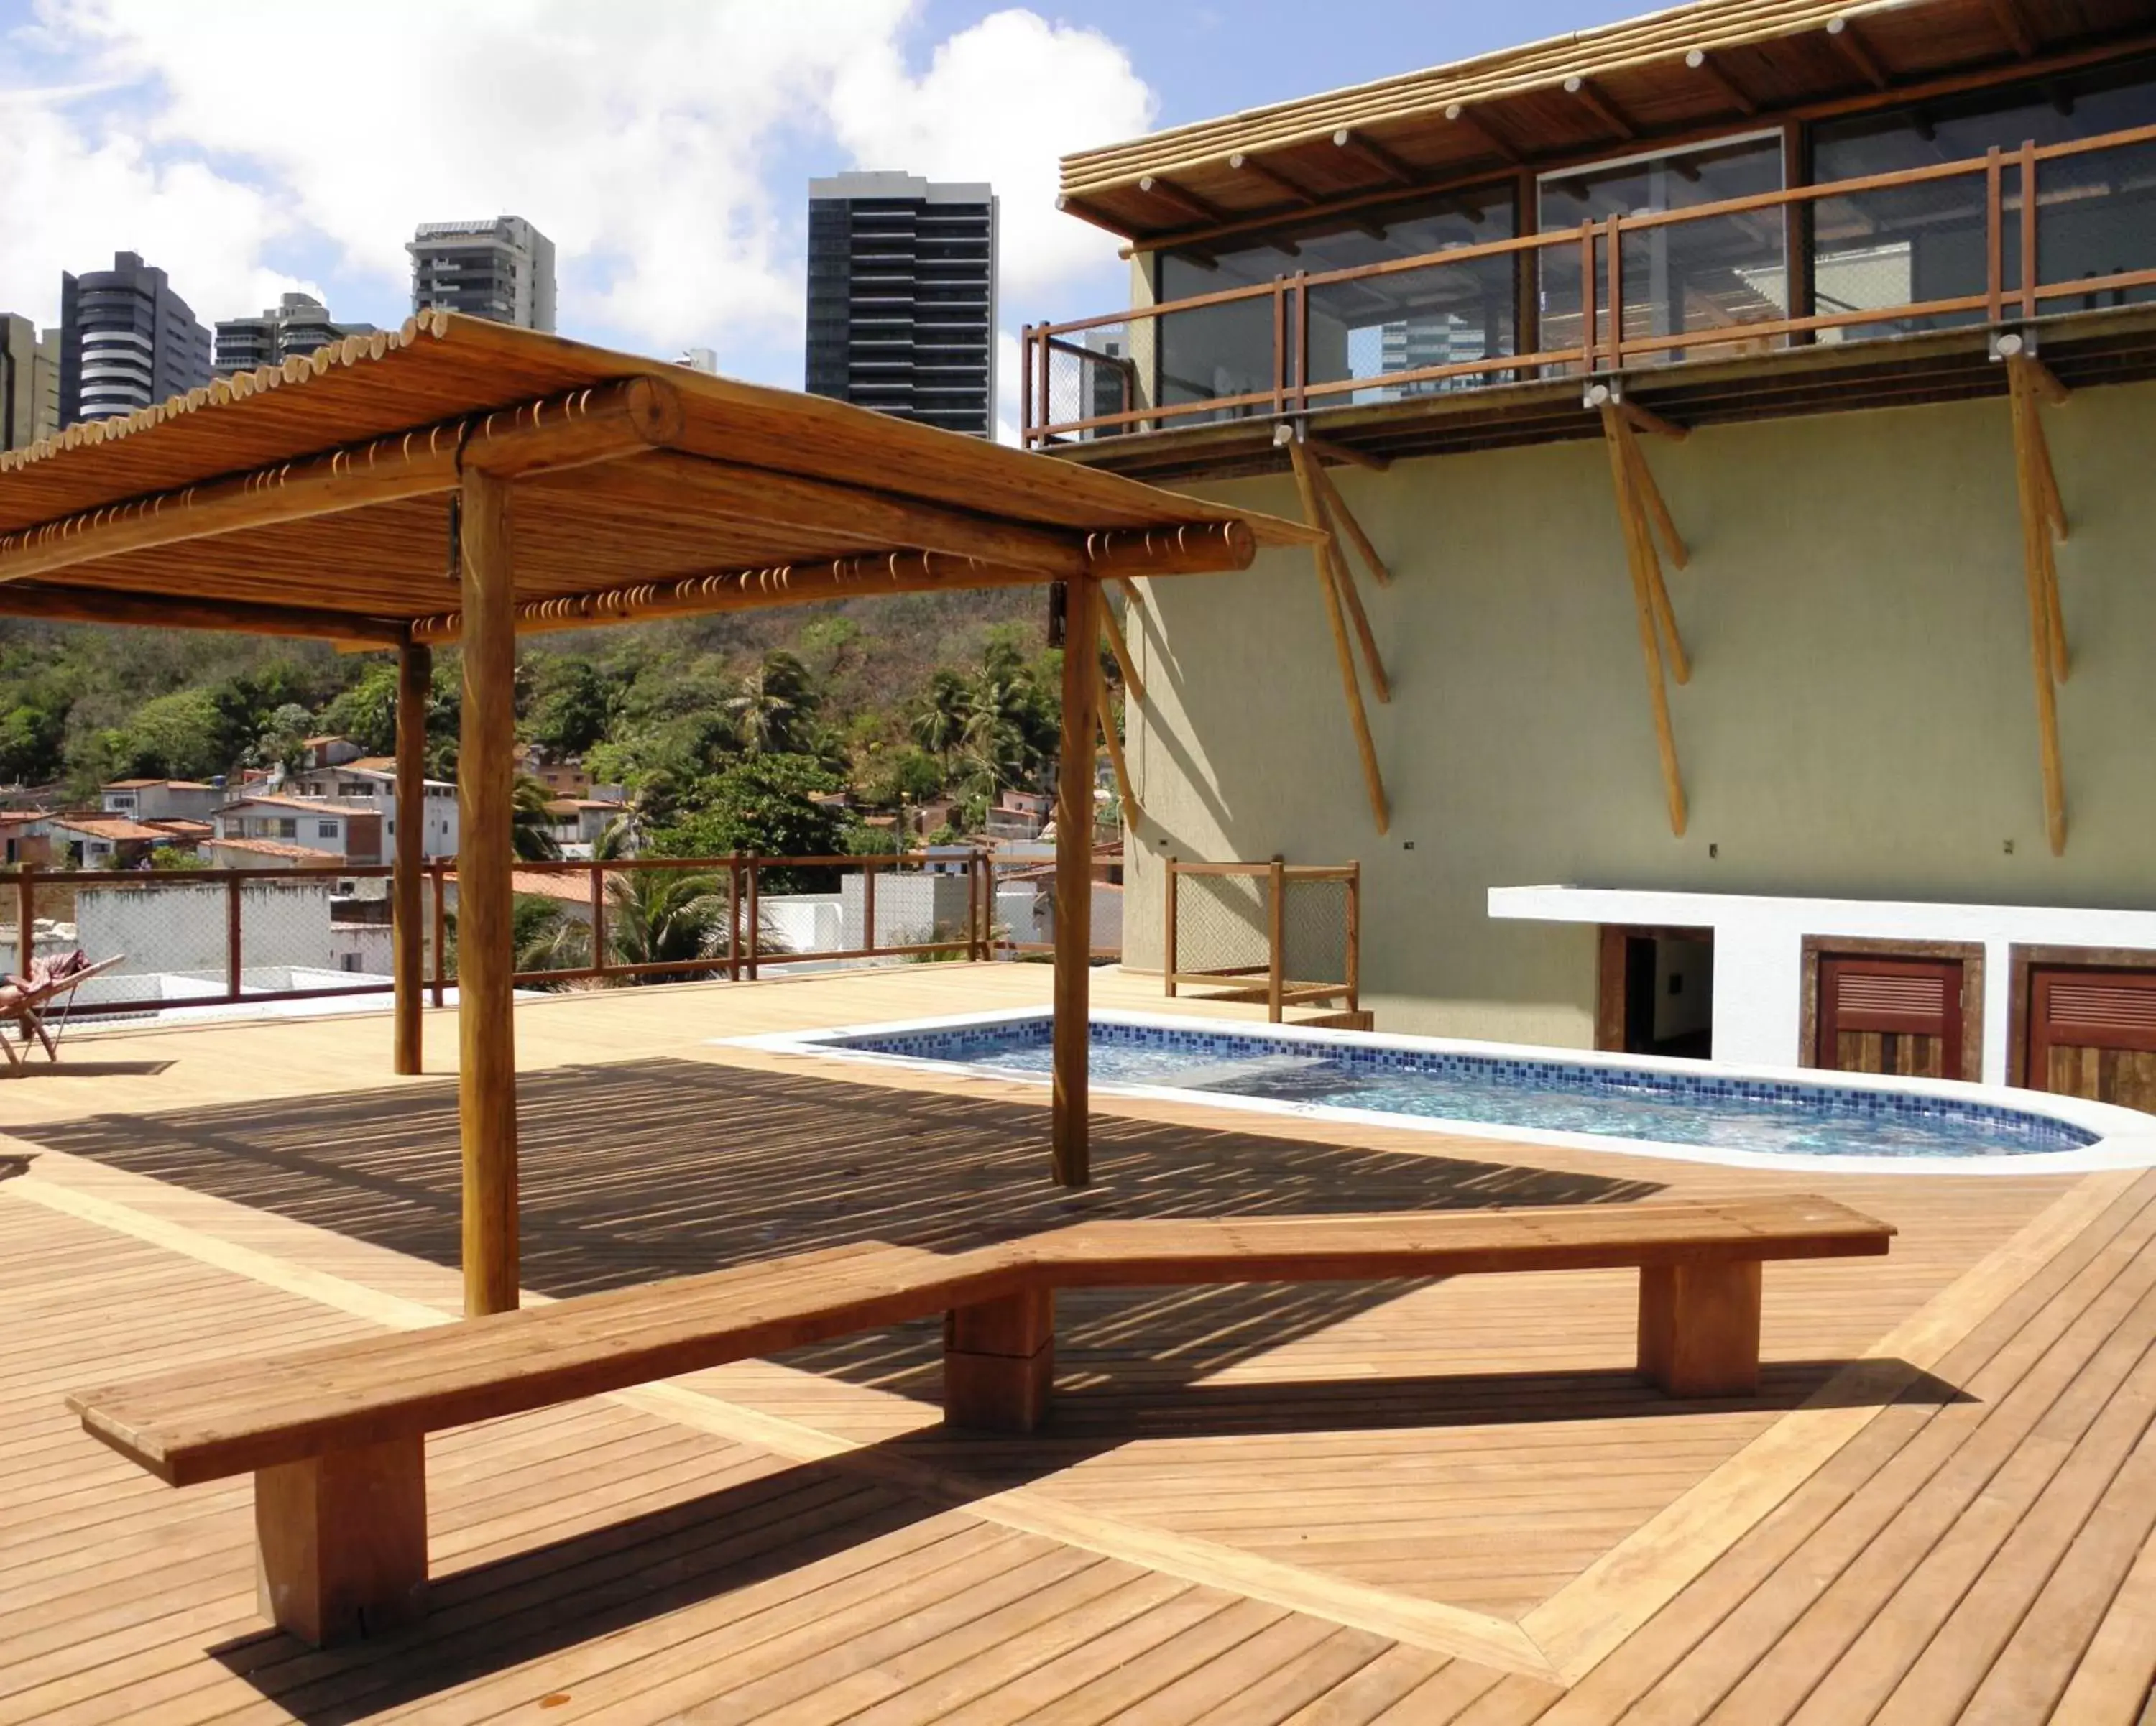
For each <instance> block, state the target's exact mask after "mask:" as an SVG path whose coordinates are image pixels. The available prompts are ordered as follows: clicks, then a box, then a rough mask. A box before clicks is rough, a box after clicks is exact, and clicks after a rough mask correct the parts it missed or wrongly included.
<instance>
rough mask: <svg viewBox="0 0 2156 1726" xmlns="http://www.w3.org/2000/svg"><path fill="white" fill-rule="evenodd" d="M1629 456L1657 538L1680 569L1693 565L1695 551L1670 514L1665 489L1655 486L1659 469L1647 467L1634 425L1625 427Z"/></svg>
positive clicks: (1633, 477)
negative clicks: (1663, 491) (1656, 472)
mask: <svg viewBox="0 0 2156 1726" xmlns="http://www.w3.org/2000/svg"><path fill="white" fill-rule="evenodd" d="M1625 455H1626V456H1627V457H1628V458H1630V462H1631V464H1632V479H1633V482H1634V484H1635V487H1636V489H1638V491H1639V494H1640V501H1641V502H1643V503H1645V504H1646V506H1647V519H1648V520H1650V521H1652V522H1653V523H1654V525H1655V537H1656V538H1657V539H1659V540H1661V542H1662V549H1663V550H1664V551H1666V552H1668V553H1669V558H1670V561H1671V563H1673V564H1675V565H1676V566H1677V567H1678V568H1679V569H1688V568H1690V567H1691V549H1690V548H1689V547H1688V546H1686V544H1685V542H1684V535H1681V534H1680V533H1679V532H1678V531H1677V524H1676V518H1675V517H1674V516H1672V515H1671V514H1670V506H1669V504H1667V503H1666V502H1665V501H1664V500H1663V498H1662V489H1661V486H1660V485H1658V484H1655V470H1654V469H1652V468H1651V467H1650V466H1648V464H1647V452H1646V451H1645V449H1643V448H1640V440H1639V438H1636V437H1635V436H1634V435H1633V433H1632V428H1631V427H1630V425H1627V426H1625Z"/></svg>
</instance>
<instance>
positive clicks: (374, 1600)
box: [254, 1436, 427, 1648]
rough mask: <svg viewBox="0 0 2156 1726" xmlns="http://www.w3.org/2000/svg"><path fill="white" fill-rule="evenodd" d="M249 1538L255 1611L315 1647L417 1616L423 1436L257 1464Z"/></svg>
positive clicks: (423, 1560)
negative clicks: (253, 1553) (298, 1459)
mask: <svg viewBox="0 0 2156 1726" xmlns="http://www.w3.org/2000/svg"><path fill="white" fill-rule="evenodd" d="M254 1539H255V1549H256V1553H257V1556H258V1560H259V1562H258V1563H257V1565H256V1567H255V1575H256V1581H257V1584H258V1590H257V1592H258V1597H259V1600H260V1601H261V1608H262V1616H264V1617H265V1618H269V1619H271V1620H273V1621H275V1623H276V1625H277V1627H278V1628H279V1629H280V1630H285V1631H290V1632H291V1634H292V1635H294V1636H298V1637H300V1639H301V1640H302V1641H308V1642H312V1643H313V1644H314V1645H315V1646H316V1647H318V1648H319V1647H327V1646H328V1645H330V1644H331V1643H335V1642H348V1641H355V1640H357V1638H359V1637H362V1636H374V1635H377V1634H378V1633H380V1632H381V1631H386V1630H389V1629H392V1628H393V1627H394V1626H398V1625H400V1624H409V1623H411V1622H412V1621H413V1620H415V1619H418V1618H420V1617H423V1616H425V1613H426V1611H427V1463H426V1441H425V1440H424V1439H423V1438H422V1437H417V1436H414V1437H410V1438H398V1439H393V1440H392V1441H390V1442H388V1443H386V1444H371V1445H367V1446H364V1447H361V1448H359V1449H356V1450H337V1451H327V1452H324V1453H323V1454H322V1455H321V1456H319V1457H313V1458H311V1460H309V1461H307V1462H283V1463H280V1464H279V1465H278V1466H277V1467H274V1468H260V1469H257V1470H256V1471H255V1474H254Z"/></svg>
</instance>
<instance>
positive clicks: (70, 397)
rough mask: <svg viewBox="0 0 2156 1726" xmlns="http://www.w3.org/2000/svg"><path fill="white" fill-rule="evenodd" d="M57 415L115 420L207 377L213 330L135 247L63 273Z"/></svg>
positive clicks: (71, 420) (66, 419) (69, 419)
mask: <svg viewBox="0 0 2156 1726" xmlns="http://www.w3.org/2000/svg"><path fill="white" fill-rule="evenodd" d="M59 356H60V371H59V420H60V423H61V425H62V426H63V427H65V426H71V425H74V424H75V423H77V422H78V421H81V420H96V419H113V418H116V417H121V416H124V415H126V414H130V413H133V412H136V411H137V410H138V409H141V408H144V407H153V406H155V405H156V404H157V403H158V402H164V401H167V400H169V399H170V398H171V397H174V396H184V395H185V394H187V392H188V391H189V390H193V389H199V388H201V387H203V385H204V384H207V383H208V382H209V381H210V377H211V366H210V334H209V331H208V330H206V329H204V328H203V325H202V324H201V322H200V321H199V320H198V319H197V318H196V316H195V315H194V313H193V311H192V310H189V308H188V305H187V301H186V300H182V299H181V298H180V296H179V295H178V294H175V293H174V292H173V291H172V284H171V283H170V282H168V281H167V279H166V278H165V272H164V271H163V270H162V269H157V268H155V267H153V266H151V265H149V264H145V263H143V261H142V259H141V257H140V256H139V255H138V254H136V253H133V252H116V253H115V254H113V259H112V268H111V269H98V270H90V271H87V272H85V274H81V275H79V276H76V275H63V276H62V277H61V278H60V347H59Z"/></svg>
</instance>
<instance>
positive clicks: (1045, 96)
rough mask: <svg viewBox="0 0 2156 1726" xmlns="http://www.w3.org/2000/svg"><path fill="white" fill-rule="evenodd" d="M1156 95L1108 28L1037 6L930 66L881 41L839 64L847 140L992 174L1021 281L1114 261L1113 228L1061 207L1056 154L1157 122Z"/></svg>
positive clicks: (917, 163)
mask: <svg viewBox="0 0 2156 1726" xmlns="http://www.w3.org/2000/svg"><path fill="white" fill-rule="evenodd" d="M1155 106H1156V105H1155V102H1154V99H1153V95H1152V91H1151V90H1148V89H1147V87H1146V85H1145V84H1144V82H1143V80H1142V79H1140V78H1139V77H1138V75H1137V73H1136V72H1135V71H1134V70H1133V69H1132V66H1131V62H1130V57H1129V56H1128V55H1127V54H1125V53H1124V52H1123V50H1122V49H1120V48H1118V47H1116V44H1114V43H1112V42H1111V41H1109V40H1108V38H1106V37H1105V36H1102V35H1101V34H1099V33H1097V32H1096V31H1092V30H1082V29H1076V28H1072V27H1071V26H1070V25H1067V24H1050V23H1046V22H1045V21H1044V20H1043V19H1042V18H1039V16H1038V15H1036V14H1035V13H1030V12H998V13H991V14H990V15H989V16H988V17H987V18H983V19H982V20H981V22H980V23H978V24H975V25H974V26H973V28H970V29H968V30H962V31H961V32H959V33H957V35H955V36H953V37H952V38H950V39H949V40H948V41H947V42H945V43H942V44H940V45H939V46H938V47H937V49H936V52H935V56H934V58H933V59H932V62H931V63H930V65H929V67H928V69H927V72H926V73H924V74H922V75H921V77H919V78H915V77H912V76H911V75H910V74H908V73H907V72H906V68H905V66H904V64H903V63H902V62H901V59H900V57H899V54H898V52H897V50H896V46H895V45H894V44H890V43H882V44H876V46H875V51H873V52H870V53H865V54H861V55H860V56H858V57H857V58H856V59H855V60H854V61H853V62H852V63H851V64H849V65H848V66H847V67H846V68H845V69H844V70H843V71H842V72H841V73H840V74H839V78H838V80H837V83H836V85H835V88H834V91H833V95H832V104H831V109H832V121H833V125H834V127H835V129H836V131H837V133H838V136H839V141H840V142H841V143H843V144H844V145H845V146H847V148H849V149H850V150H851V151H853V153H854V156H855V159H856V161H858V162H859V163H860V166H863V167H867V168H891V167H903V168H906V169H907V170H908V171H910V172H914V173H918V174H926V175H927V176H929V177H931V178H932V179H947V180H983V179H984V180H988V181H990V182H993V185H994V187H995V188H996V192H997V196H998V198H999V199H1000V200H1001V206H1000V209H999V211H998V217H999V219H1000V221H1001V223H1002V228H1003V248H1002V258H1003V286H1004V291H1005V292H1006V293H1007V294H1014V295H1024V294H1038V293H1039V292H1041V291H1042V290H1043V289H1047V288H1050V287H1052V286H1054V285H1055V284H1057V283H1058V282H1060V281H1062V280H1065V279H1068V278H1069V277H1070V276H1072V275H1074V274H1078V273H1079V272H1081V271H1090V270H1094V269H1099V268H1101V266H1102V265H1103V264H1112V263H1113V262H1114V259H1115V254H1116V240H1115V238H1114V237H1113V236H1111V235H1110V234H1107V233H1103V232H1102V231H1101V229H1099V228H1095V227H1093V226H1092V225H1091V223H1084V222H1081V221H1078V220H1077V219H1076V218H1073V217H1069V216H1065V215H1063V214H1062V213H1060V212H1059V211H1058V210H1057V209H1056V207H1055V188H1056V180H1057V173H1056V161H1057V158H1058V157H1059V156H1062V155H1064V154H1065V153H1066V152H1067V151H1072V150H1076V149H1081V148H1083V147H1085V146H1089V145H1097V144H1101V143H1106V142H1110V141H1113V140H1115V139H1117V138H1125V137H1129V136H1133V135H1134V134H1136V133H1138V132H1142V131H1145V130H1146V128H1147V126H1149V125H1151V124H1152V118H1153V113H1154V110H1155Z"/></svg>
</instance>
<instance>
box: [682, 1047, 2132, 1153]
mask: <svg viewBox="0 0 2156 1726" xmlns="http://www.w3.org/2000/svg"><path fill="white" fill-rule="evenodd" d="M1052 1017H1054V1013H1053V1012H1052V1010H1051V1009H1050V1008H1047V1007H1024V1008H1019V1009H1015V1010H1013V1009H1009V1008H1004V1009H1000V1010H996V1011H992V1012H977V1013H946V1014H942V1015H939V1016H937V1017H933V1018H925V1019H889V1020H879V1021H876V1022H873V1023H867V1024H858V1025H833V1026H821V1027H817V1028H816V1029H814V1030H813V1031H783V1032H765V1033H763V1034H762V1035H759V1036H755V1037H715V1038H713V1039H712V1040H711V1041H712V1044H713V1046H714V1047H721V1048H740V1049H753V1050H757V1051H759V1052H761V1053H766V1054H778V1055H793V1056H798V1057H805V1058H811V1059H817V1060H825V1061H844V1062H849V1063H852V1064H854V1065H856V1066H864V1067H884V1068H900V1069H903V1070H906V1071H910V1072H915V1073H936V1074H939V1075H941V1076H942V1077H943V1078H957V1079H962V1080H973V1079H986V1080H989V1081H992V1082H996V1083H1023V1084H1027V1085H1031V1086H1035V1087H1038V1088H1041V1089H1044V1090H1045V1089H1046V1088H1048V1084H1049V1081H1048V1079H1047V1078H1045V1077H1044V1076H1042V1075H1040V1074H1037V1073H1020V1072H1015V1071H1002V1070H997V1071H983V1070H982V1069H980V1068H968V1067H964V1066H962V1065H960V1064H958V1063H956V1062H952V1061H937V1060H930V1059H928V1058H925V1057H921V1056H914V1055H888V1054H884V1053H879V1052H877V1051H875V1050H870V1049H858V1048H846V1047H840V1046H839V1043H840V1042H841V1040H843V1039H848V1038H854V1037H903V1036H907V1035H911V1034H913V1033H916V1032H929V1031H956V1030H968V1029H977V1028H980V1027H989V1026H998V1025H1010V1024H1019V1023H1024V1022H1027V1021H1029V1020H1037V1019H1048V1018H1052ZM1091 1017H1092V1020H1093V1021H1094V1022H1096V1023H1099V1024H1115V1025H1128V1026H1133V1027H1146V1028H1158V1029H1166V1030H1176V1031H1195V1032H1218V1033H1221V1034H1224V1035H1227V1036H1241V1037H1262V1038H1265V1039H1267V1040H1277V1041H1283V1042H1302V1043H1309V1044H1312V1045H1315V1046H1319V1047H1327V1046H1338V1047H1351V1048H1394V1049H1402V1050H1410V1051H1414V1052H1417V1053H1437V1054H1460V1055H1477V1056H1482V1057H1486V1058H1496V1059H1499V1060H1523V1061H1541V1062H1547V1063H1552V1064H1553V1065H1556V1064H1561V1065H1567V1066H1584V1067H1609V1068H1620V1069H1623V1070H1626V1071H1632V1072H1661V1073H1680V1074H1687V1075H1697V1074H1698V1073H1702V1072H1707V1073H1713V1074H1715V1075H1716V1076H1717V1077H1721V1078H1737V1079H1753V1080H1758V1081H1760V1082H1762V1083H1769V1084H1798V1085H1809V1086H1813V1087H1819V1088H1825V1087H1828V1086H1832V1087H1833V1088H1839V1089H1851V1090H1881V1091H1894V1092H1900V1093H1904V1094H1912V1095H1917V1096H1933V1097H1939V1098H1943V1099H1952V1100H1953V1101H1956V1102H1961V1103H1970V1104H1987V1105H1989V1106H1990V1107H1992V1108H1995V1109H2011V1110H2013V1111H2015V1113H2017V1114H2029V1115H2035V1116H2039V1117H2041V1118H2045V1119H2051V1120H2057V1121H2063V1122H2065V1123H2066V1124H2069V1125H2071V1126H2076V1127H2079V1128H2081V1129H2082V1130H2084V1131H2086V1132H2092V1133H2095V1134H2097V1135H2098V1138H2097V1142H2096V1143H2095V1144H2093V1145H2082V1146H2079V1147H2077V1148H2076V1149H2074V1150H2032V1151H2023V1152H2017V1153H2015V1154H2013V1155H1993V1156H1960V1157H1957V1156H1921V1155H1919V1156H1825V1155H1804V1154H1801V1153H1797V1152H1770V1151H1748V1150H1731V1149H1727V1148H1725V1147H1722V1146H1719V1145H1676V1144H1671V1143H1670V1142H1669V1141H1667V1140H1656V1139H1623V1138H1615V1137H1611V1136H1609V1135H1606V1134H1599V1133H1567V1132H1558V1131H1554V1130H1552V1129H1547V1128H1542V1127H1510V1126H1503V1125H1500V1124H1493V1123H1491V1122H1487V1121H1463V1120H1449V1119H1441V1118H1440V1117H1436V1116H1431V1115H1410V1114H1390V1113H1388V1112H1386V1111H1384V1110H1381V1109H1342V1108H1337V1107H1333V1106H1331V1105H1327V1104H1312V1103H1290V1102H1282V1101H1280V1100H1277V1099H1271V1098H1263V1097H1239V1096H1236V1095H1235V1094H1233V1093H1228V1092H1221V1091H1199V1090H1185V1089H1181V1088H1176V1087H1173V1086H1168V1085H1133V1084H1114V1083H1106V1082H1103V1081H1101V1080H1097V1079H1096V1080H1095V1081H1094V1083H1093V1085H1092V1089H1093V1090H1094V1091H1095V1092H1096V1093H1098V1094H1100V1095H1102V1096H1114V1097H1135V1098H1142V1099H1148V1100H1151V1101H1155V1102H1163V1103H1179V1104H1202V1105H1204V1106H1205V1107H1208V1108H1215V1109H1226V1110H1228V1111H1229V1112H1231V1113H1237V1114H1265V1115H1272V1116H1276V1117H1281V1118H1285V1119H1300V1120H1310V1121H1332V1122H1338V1123H1341V1124H1345V1125H1351V1126H1374V1127H1386V1128H1392V1129H1404V1130H1407V1131H1412V1132H1426V1133H1432V1134H1440V1135H1443V1136H1445V1137H1450V1138H1461V1139H1484V1140H1493V1141H1508V1142H1511V1143H1513V1144H1524V1145H1551V1146H1554V1147H1557V1148H1559V1149H1563V1150H1589V1151H1596V1152H1599V1153H1602V1154H1604V1155H1612V1156H1632V1157H1647V1158H1652V1159H1655V1160H1665V1161H1675V1162H1686V1163H1707V1164H1712V1165H1720V1166H1722V1167H1727V1168H1739V1169H1766V1170H1787V1171H1790V1172H1798V1173H1804V1174H1822V1175H1979V1176H1981V1175H2087V1174H2097V1173H2101V1172H2102V1171H2104V1170H2114V1169H2144V1168H2148V1167H2152V1166H2156V1116H2150V1115H2146V1114H2141V1113H2140V1112H2139V1111H2138V1110H2135V1109H2121V1108H2118V1107H2116V1106H2115V1105H2113V1104H2107V1103H2091V1102H2087V1101H2086V1100H2084V1099H2081V1098H2078V1097H2061V1096H2055V1095H2053V1094H2052V1093H2050V1092H2048V1091H2025V1090H2017V1089H2015V1088H2011V1087H2010V1086H2005V1085H1984V1084H1970V1083H1964V1082H1963V1081H1961V1080H1958V1079H1936V1078H1891V1077H1886V1076H1883V1075H1880V1074H1876V1073H1842V1072H1839V1071H1836V1072H1835V1073H1832V1074H1831V1075H1830V1076H1828V1075H1826V1074H1825V1073H1823V1072H1822V1070H1821V1069H1819V1068H1804V1067H1766V1066H1749V1065H1742V1064H1738V1063H1732V1062H1721V1061H1711V1062H1700V1061H1686V1060H1678V1059H1675V1058H1669V1057H1666V1056H1654V1055H1623V1054H1610V1053H1604V1052H1603V1051H1600V1050H1595V1049H1566V1048H1552V1047H1546V1046H1544V1045H1541V1044H1533V1043H1507V1042H1476V1041H1471V1040H1469V1039H1466V1038H1460V1037H1409V1036H1403V1035H1399V1034H1396V1033H1390V1032H1370V1031H1334V1030H1327V1029H1323V1028H1320V1027H1314V1026H1306V1025H1274V1024H1269V1023H1258V1022H1251V1021H1249V1020H1243V1019H1212V1018H1204V1017H1196V1016H1192V1015H1184V1014H1168V1013H1140V1012H1125V1011H1101V1012H1095V1013H1093V1014H1092V1015H1091Z"/></svg>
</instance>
